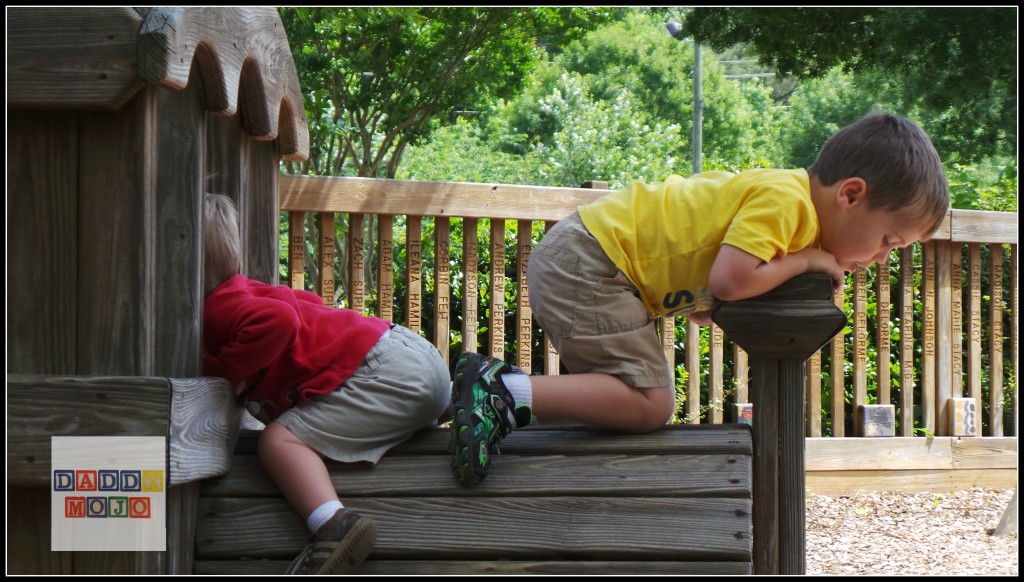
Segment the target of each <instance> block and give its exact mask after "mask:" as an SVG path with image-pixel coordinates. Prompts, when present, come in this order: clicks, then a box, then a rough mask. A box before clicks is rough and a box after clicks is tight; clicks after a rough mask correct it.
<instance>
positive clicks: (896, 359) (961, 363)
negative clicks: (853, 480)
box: [280, 176, 1017, 437]
mask: <svg viewBox="0 0 1024 582" xmlns="http://www.w3.org/2000/svg"><path fill="white" fill-rule="evenodd" d="M597 185H599V186H600V183H598V184H597ZM607 192H608V190H605V189H600V188H598V189H594V188H552V187H535V186H517V185H505V184H477V183H442V182H417V181H404V180H380V179H370V178H324V177H310V176H301V177H300V176H282V177H281V182H280V209H281V211H282V212H285V213H287V216H288V224H289V229H288V233H287V234H284V235H283V236H286V237H287V239H286V240H287V241H288V243H287V244H288V245H289V267H288V270H289V273H288V279H289V283H290V285H291V286H292V287H295V288H303V287H305V286H307V284H306V278H307V275H306V273H307V272H309V273H311V276H312V274H315V279H316V280H315V281H313V285H312V287H313V288H314V289H315V290H316V291H317V292H318V293H320V294H321V295H322V296H323V298H324V301H325V303H328V304H333V305H342V306H345V307H354V308H356V309H359V310H360V311H363V312H364V313H368V314H372V315H376V316H379V317H382V318H384V319H387V320H391V321H396V322H397V323H401V324H403V325H405V326H406V327H409V328H410V329H413V330H416V331H420V332H421V333H424V334H428V333H429V337H430V339H431V340H432V341H433V342H434V344H435V345H436V346H437V348H438V350H439V351H440V352H441V354H442V355H443V356H444V357H445V358H446V359H450V358H452V357H454V356H456V355H457V353H453V347H454V348H455V349H465V350H468V351H483V352H486V353H489V354H491V355H493V356H495V357H499V358H504V359H506V360H508V361H511V362H514V363H516V364H517V365H518V366H520V367H522V368H524V369H525V370H527V371H533V372H535V373H537V372H542V373H544V374H557V373H559V365H558V355H557V353H556V352H555V351H554V350H553V348H551V346H550V344H549V343H548V342H546V341H544V342H542V343H539V342H538V341H536V339H535V338H537V337H539V335H540V332H539V330H538V328H537V326H536V324H535V323H534V322H533V319H532V315H531V311H530V304H529V290H528V289H527V286H526V278H525V272H526V265H527V263H528V261H529V255H530V252H531V251H532V248H533V245H534V240H533V239H534V238H537V237H538V236H540V234H539V228H538V229H537V232H535V229H534V225H535V224H537V223H542V224H543V225H544V228H545V229H546V228H550V226H551V225H552V224H554V223H555V222H556V221H558V220H560V219H562V218H564V217H565V216H567V215H568V214H570V213H571V212H572V211H573V210H575V209H576V208H577V207H578V206H579V205H581V204H584V203H587V202H589V201H591V200H594V199H595V198H597V197H599V196H602V195H604V194H606V193H607ZM1016 219H1017V215H1016V214H1015V213H999V212H981V211H969V210H952V211H950V213H949V216H948V219H947V220H946V221H944V223H943V224H942V226H941V227H940V228H939V230H938V231H937V232H936V233H935V234H934V236H933V238H932V240H931V241H930V242H928V243H926V244H923V245H921V244H915V245H914V246H912V247H908V248H905V249H901V250H899V251H896V252H895V253H894V255H897V256H896V257H891V258H890V261H891V262H890V261H887V262H886V263H883V264H881V265H878V266H876V267H874V268H873V272H868V271H865V270H859V271H857V272H856V273H854V274H852V275H851V276H850V277H849V278H848V281H849V282H850V285H849V286H848V288H846V289H844V290H843V291H841V292H839V293H836V295H835V302H836V305H837V306H839V307H840V308H841V309H843V310H844V311H846V313H847V314H848V319H849V321H850V325H849V326H848V328H847V329H846V330H844V331H841V332H840V333H839V335H837V336H836V337H835V339H833V340H832V341H831V342H829V344H828V345H826V346H825V347H824V348H823V349H822V350H820V351H819V352H818V353H816V354H814V355H813V356H812V357H811V358H810V359H809V360H808V365H807V367H806V368H807V379H806V389H807V391H806V407H807V410H806V415H805V416H806V419H807V435H808V436H812V437H814V436H822V435H823V434H827V435H829V436H837V437H842V436H864V435H869V436H875V435H882V436H885V434H886V433H885V432H884V430H885V428H886V424H887V423H888V425H889V426H888V429H889V433H888V434H890V435H895V436H914V435H919V434H925V435H926V434H935V435H950V434H952V435H963V436H1004V435H1016V418H1017V394H1016V378H1017V369H1016V361H1017V309H1016V304H1017V271H1016V268H1017V220H1016ZM453 221H456V222H454V223H453ZM458 223H461V228H462V232H463V233H466V232H475V233H477V236H475V237H474V236H471V237H464V238H463V242H462V246H461V248H458V249H453V248H451V246H450V244H449V243H450V241H449V237H450V235H451V233H452V226H453V224H458ZM484 223H489V228H486V230H485V231H484V232H482V233H481V232H479V231H480V228H481V226H485V227H486V225H485V224H484ZM510 224H514V228H509V229H508V231H509V232H506V228H507V227H508V226H509V225H510ZM338 225H342V227H341V228H338ZM311 226H312V227H313V228H310V227H311ZM425 227H426V229H427V231H428V233H429V232H432V236H428V237H427V238H426V239H424V236H423V233H424V228H425ZM314 230H315V231H316V232H320V233H326V235H325V236H321V237H320V239H319V240H317V241H315V244H310V243H307V241H306V238H305V236H306V235H305V233H306V232H307V231H310V232H312V231H314ZM339 230H340V231H343V232H344V233H345V240H344V241H340V240H335V239H336V237H335V232H338V231H339ZM396 232H397V235H396ZM511 232H514V233H515V237H516V239H515V240H516V243H515V244H514V245H508V246H507V240H506V238H507V236H508V235H509V234H510V233H511ZM480 245H486V246H480ZM310 247H312V248H313V252H309V249H310ZM427 248H432V249H434V250H433V252H426V251H425V249H427ZM507 248H511V249H513V250H512V252H511V255H510V256H506V255H508V254H509V253H508V252H507V250H506V249H507ZM481 251H485V252H483V253H481ZM481 254H483V255H484V256H486V257H489V259H488V260H487V261H486V264H478V257H479V256H481ZM403 256H404V260H403V261H402V262H400V263H398V264H396V263H395V260H396V259H395V258H396V257H403ZM457 256H461V257H462V258H463V259H462V260H461V262H457V261H455V260H454V257H457ZM509 270H511V271H512V273H513V277H514V281H515V282H514V284H509V285H506V276H507V272H508V271H509ZM396 272H399V273H403V272H404V279H403V280H399V281H397V284H396V279H395V277H396V274H395V273H396ZM424 273H428V274H432V279H431V280H429V281H424ZM878 273H889V277H879V276H877V274H878ZM965 273H966V276H965ZM1007 273H1008V274H1009V277H1006V276H1005V275H1006V274H1007ZM983 279H987V283H985V284H983ZM374 280H376V281H380V282H381V283H379V284H373V283H372V282H373V281H374ZM1006 280H1008V283H1005V284H1004V281H1006ZM894 282H895V285H893V283H894ZM425 283H426V284H425ZM482 288H484V289H487V290H491V289H499V290H504V292H503V293H489V292H488V293H487V295H488V297H487V301H486V302H484V303H482V304H481V297H482V295H483V294H482V293H481V289H482ZM428 291H429V292H428ZM506 295H514V302H508V303H507V302H506ZM453 298H457V299H458V303H460V304H461V317H460V318H459V319H460V320H461V325H459V326H457V327H456V328H455V329H452V325H453V318H452V314H451V313H450V309H451V307H452V305H453ZM396 302H397V303H396ZM427 305H429V306H432V307H431V309H430V313H424V312H423V311H424V308H425V307H424V306H427ZM507 305H513V306H514V307H513V311H514V314H509V313H506V310H507V307H506V306H507ZM510 316H511V317H510ZM872 320H873V321H874V324H873V325H869V322H870V321H872ZM915 320H916V322H917V325H916V326H912V329H913V328H919V329H913V333H906V327H907V326H906V325H904V322H912V321H915ZM510 322H513V323H512V327H514V329H507V328H508V327H509V326H508V325H507V324H508V323H510ZM1006 327H1009V328H1010V331H1009V333H1008V334H1007V333H1005V329H1006ZM661 330H662V338H663V344H664V346H665V353H666V356H667V357H668V358H669V361H672V362H676V370H677V372H684V373H685V376H686V377H685V380H683V378H682V377H680V378H678V379H677V384H679V385H680V391H681V392H682V393H683V395H684V402H683V408H682V410H681V413H680V416H681V417H683V418H684V419H685V420H684V422H688V423H700V422H706V423H720V422H723V421H726V420H734V419H735V418H736V417H735V416H733V415H734V414H736V412H734V411H739V410H742V408H743V407H742V406H737V405H741V404H744V403H747V402H749V395H748V374H747V370H748V364H747V356H746V354H745V353H743V350H742V349H741V348H739V347H738V346H736V345H735V344H734V343H733V342H732V341H730V339H729V338H728V337H726V336H725V335H724V334H723V333H722V331H721V329H719V328H718V327H717V326H710V327H708V328H699V327H698V326H696V325H694V324H692V323H689V322H683V321H676V320H674V319H673V318H662V322H661ZM896 331H898V332H899V333H898V334H897V333H895V332H896ZM894 336H898V341H895V342H894V341H893V339H892V338H893V337H894ZM481 340H484V341H485V342H486V345H485V346H480V345H479V342H480V341H481ZM538 344H539V346H538ZM1007 344H1008V345H1007ZM507 345H508V346H514V348H513V349H512V350H510V353H506V351H508V350H506V346H507ZM464 346H465V347H464ZM481 348H482V349H481ZM537 349H540V350H542V351H543V352H544V354H543V358H542V361H543V364H541V366H542V367H543V370H533V368H534V367H535V366H534V365H533V362H534V361H535V360H541V358H539V357H537V358H535V357H534V353H533V352H534V351H535V350H537ZM1007 349H1008V350H1009V354H1005V353H1004V351H1005V350H1007ZM1007 355H1008V356H1009V357H1005V358H1004V356H1007ZM1004 359H1005V361H1007V362H1011V364H1009V365H1006V366H1004ZM702 365H703V366H704V368H705V369H707V370H708V372H707V373H706V374H704V375H702V374H701V372H700V370H701V367H702ZM869 375H870V376H872V377H873V378H874V381H873V382H869ZM823 378H826V379H827V381H823ZM869 385H870V386H871V389H870V390H869ZM907 386H911V387H912V389H909V390H908V389H905V387H907ZM954 415H959V416H957V421H958V422H953V420H951V416H954ZM1005 416H1009V417H1010V418H1012V419H1013V420H1012V425H1010V426H1007V425H1008V424H1010V423H1004V417H1005ZM886 418H888V420H886ZM823 425H827V426H823ZM879 426H881V429H882V432H881V433H879V432H878V430H879V428H878V427H879ZM848 432H849V433H851V434H847V433H848Z"/></svg>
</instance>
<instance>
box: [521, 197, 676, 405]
mask: <svg viewBox="0 0 1024 582" xmlns="http://www.w3.org/2000/svg"><path fill="white" fill-rule="evenodd" d="M526 281H527V285H528V288H529V292H530V307H531V308H532V310H533V315H534V317H535V318H536V319H537V322H538V323H539V324H540V326H541V328H542V329H543V330H544V331H545V332H546V333H547V334H548V336H549V337H550V338H551V343H552V344H554V346H555V349H557V350H558V355H559V357H560V358H561V361H562V363H564V364H565V367H566V368H567V369H568V370H569V371H570V372H571V373H573V374H583V373H598V374H608V375H611V376H615V377H617V378H619V379H620V380H622V381H623V382H625V383H626V384H629V385H630V386H633V387H635V388H656V387H664V386H671V385H672V373H671V372H672V369H671V368H670V366H669V363H668V361H667V360H666V359H665V352H664V351H663V348H662V344H661V338H660V337H659V336H658V332H657V328H656V327H655V321H654V319H653V318H652V317H651V316H650V315H649V314H648V313H647V309H646V308H645V307H644V303H643V301H642V300H641V299H640V292H639V291H638V290H637V288H636V286H635V285H633V283H632V282H631V281H630V280H629V279H628V278H626V276H625V275H624V274H623V273H622V272H621V271H620V270H619V269H618V268H617V267H616V266H615V264H614V263H612V261H611V259H609V258H608V255H607V254H606V253H605V252H604V250H603V249H602V248H601V244H600V243H598V242H597V239H596V238H594V236H593V235H592V234H590V232H588V231H587V229H586V227H585V226H584V225H583V221H582V220H581V219H580V215H579V212H574V213H573V214H571V215H570V216H568V217H566V218H564V219H563V220H561V221H559V222H558V223H557V224H555V226H553V227H552V228H551V230H550V231H548V232H547V234H545V235H544V238H543V239H541V241H540V244H538V245H537V248H536V249H534V251H533V253H532V254H531V255H530V261H529V263H528V265H527V270H526Z"/></svg>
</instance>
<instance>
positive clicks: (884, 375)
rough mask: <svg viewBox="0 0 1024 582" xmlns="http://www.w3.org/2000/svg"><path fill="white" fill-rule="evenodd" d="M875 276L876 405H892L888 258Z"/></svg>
mask: <svg viewBox="0 0 1024 582" xmlns="http://www.w3.org/2000/svg"><path fill="white" fill-rule="evenodd" d="M877 269H878V270H877V271H876V275H875V285H876V291H875V294H876V301H877V303H876V305H877V306H878V309H877V312H876V320H877V322H878V336H877V337H876V338H875V342H876V343H875V349H876V351H877V354H878V355H877V359H876V360H875V368H876V370H877V373H876V375H875V377H876V378H877V381H878V403H879V404H892V394H891V392H890V391H891V389H892V375H891V374H890V372H889V360H890V358H891V357H892V356H891V336H892V304H891V303H890V301H889V286H890V284H889V258H888V257H886V259H885V260H884V261H882V262H881V263H879V264H878V267H877Z"/></svg>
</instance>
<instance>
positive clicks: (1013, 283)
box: [1010, 245, 1019, 435]
mask: <svg viewBox="0 0 1024 582" xmlns="http://www.w3.org/2000/svg"><path fill="white" fill-rule="evenodd" d="M1018 258H1019V257H1018V256H1017V245H1010V361H1011V362H1013V364H1012V365H1013V381H1014V382H1017V381H1018V380H1017V378H1019V376H1017V259H1018ZM1012 396H1013V434H1014V435H1017V434H1019V433H1018V432H1017V390H1014V391H1013V394H1012Z"/></svg>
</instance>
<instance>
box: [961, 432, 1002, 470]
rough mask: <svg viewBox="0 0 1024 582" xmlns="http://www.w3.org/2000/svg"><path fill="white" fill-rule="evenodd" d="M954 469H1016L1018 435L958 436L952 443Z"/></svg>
mask: <svg viewBox="0 0 1024 582" xmlns="http://www.w3.org/2000/svg"><path fill="white" fill-rule="evenodd" d="M951 451H952V455H953V461H952V464H953V468H954V469H994V468H1003V469H1016V468H1018V467H1017V437H986V438H956V439H954V440H953V442H952V444H951Z"/></svg>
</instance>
